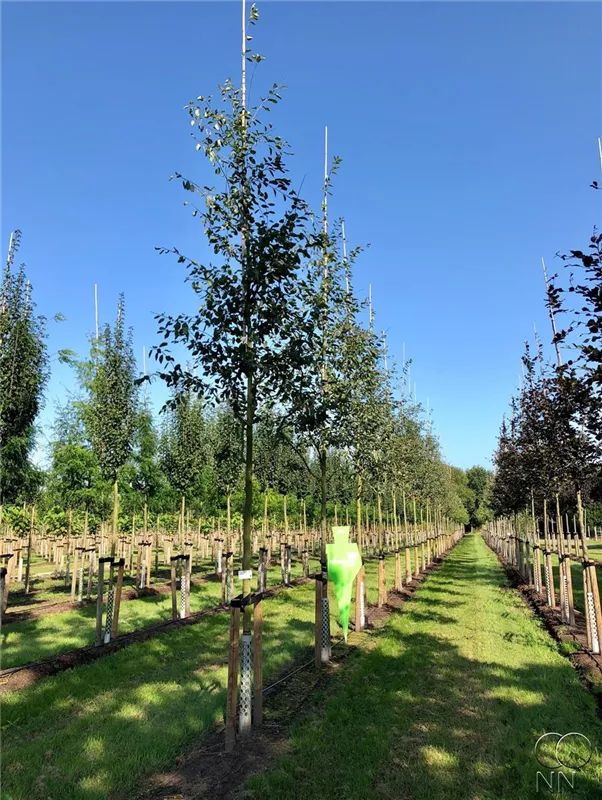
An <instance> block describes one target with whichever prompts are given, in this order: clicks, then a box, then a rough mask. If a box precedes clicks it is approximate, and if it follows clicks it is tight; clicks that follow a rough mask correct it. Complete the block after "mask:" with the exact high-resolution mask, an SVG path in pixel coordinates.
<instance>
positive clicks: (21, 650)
mask: <svg viewBox="0 0 602 800" xmlns="http://www.w3.org/2000/svg"><path fill="white" fill-rule="evenodd" d="M209 569H210V567H209V565H207V571H209ZM314 569H318V564H317V562H316V561H312V562H311V563H310V570H314ZM377 570H378V567H377V561H370V562H368V564H367V575H368V602H369V603H372V604H376V601H377V593H378V592H377V583H376V581H377ZM386 572H387V580H388V586H389V587H391V586H392V585H393V581H394V575H395V562H394V558H393V557H392V556H391V557H390V558H388V559H387V560H386ZM194 575H199V573H198V572H195V573H194V574H193V577H194ZM300 575H301V563H300V562H299V561H293V565H292V577H293V578H295V577H299V576H300ZM279 582H280V567H279V566H273V567H271V568H270V570H269V574H268V586H276V585H278V583H279ZM237 590H238V589H237V581H235V591H237ZM105 591H106V589H105ZM290 591H295V590H290ZM220 602H221V584H220V583H219V581H209V582H207V583H204V584H201V585H198V586H193V587H192V591H191V594H190V610H191V611H192V612H195V611H200V610H202V609H204V608H211V607H212V606H216V605H218V604H219V603H220ZM270 602H271V601H270ZM169 619H171V595H170V594H165V595H161V596H158V597H145V598H139V599H137V600H127V601H124V602H122V603H121V608H120V611H119V633H129V632H130V631H134V630H138V629H139V628H143V627H146V626H149V625H154V624H156V623H158V622H162V621H166V620H169ZM352 619H353V617H352ZM224 624H225V623H224ZM95 630H96V606H95V605H87V606H84V607H82V608H77V609H73V610H70V611H62V612H59V613H56V614H46V615H44V616H41V617H37V618H36V619H31V620H24V621H23V622H15V623H11V624H10V625H5V626H3V627H2V631H1V635H0V642H1V644H0V646H1V665H2V669H9V668H10V667H16V666H20V665H21V664H27V663H30V662H32V661H39V660H42V659H44V658H49V657H51V656H54V655H58V654H60V653H65V652H67V651H69V650H73V649H75V648H77V647H85V646H87V645H91V644H94V640H95Z"/></svg>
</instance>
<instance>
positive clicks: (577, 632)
mask: <svg viewBox="0 0 602 800" xmlns="http://www.w3.org/2000/svg"><path fill="white" fill-rule="evenodd" d="M494 552H495V551H494ZM496 555H497V557H498V560H499V562H500V564H501V565H502V567H503V568H504V571H505V573H506V575H507V576H508V579H509V580H510V585H511V587H512V588H513V589H514V590H516V591H517V592H518V593H519V594H520V595H521V596H522V597H523V598H524V600H525V601H526V603H527V605H528V606H529V608H530V609H531V610H532V611H533V612H534V614H535V615H536V616H537V617H538V618H539V619H540V620H541V621H542V623H543V625H544V627H545V629H546V630H547V631H548V633H549V634H550V635H551V636H552V637H553V638H554V639H555V641H556V642H558V644H563V643H569V644H571V645H574V646H578V647H579V648H580V649H579V650H576V651H575V652H574V653H566V652H565V651H564V650H562V649H561V650H560V652H561V653H562V654H563V655H564V656H566V657H567V658H568V659H569V661H570V662H571V663H572V665H573V666H574V667H575V669H576V670H577V672H578V673H579V677H580V678H581V682H582V684H583V685H584V686H585V688H586V689H587V690H588V691H590V692H591V693H592V694H593V696H594V698H595V700H596V706H597V713H598V716H599V717H600V718H602V657H601V656H599V655H595V654H594V653H592V652H591V650H589V649H588V647H587V632H586V627H585V615H584V614H582V613H581V612H580V611H577V609H575V624H574V625H567V624H566V623H564V622H563V621H562V617H561V614H560V610H559V609H556V608H550V607H549V606H548V605H547V603H546V598H545V596H544V595H542V594H541V593H540V592H537V591H536V590H535V587H534V586H531V585H528V584H526V583H525V582H524V579H523V577H522V575H520V574H519V572H518V571H517V570H516V569H515V568H514V567H513V566H512V565H511V564H509V563H508V561H507V559H505V558H504V557H503V556H501V555H500V554H499V553H496Z"/></svg>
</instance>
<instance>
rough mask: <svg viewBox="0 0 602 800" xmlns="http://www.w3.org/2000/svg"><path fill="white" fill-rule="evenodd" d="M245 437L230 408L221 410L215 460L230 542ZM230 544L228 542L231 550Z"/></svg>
mask: <svg viewBox="0 0 602 800" xmlns="http://www.w3.org/2000/svg"><path fill="white" fill-rule="evenodd" d="M243 449H244V437H243V429H242V426H241V424H240V420H239V419H238V418H237V417H236V416H235V414H233V413H232V411H231V410H230V409H229V408H221V409H219V411H218V414H217V420H216V425H215V444H214V448H213V458H214V462H215V476H216V483H217V490H218V492H219V494H220V495H222V496H225V497H226V530H227V534H228V540H229V537H230V535H231V526H232V492H233V491H234V489H235V488H236V486H237V484H238V482H239V481H240V478H241V474H242V464H243ZM229 546H230V542H229V541H228V542H226V549H229Z"/></svg>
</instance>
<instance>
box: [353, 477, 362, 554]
mask: <svg viewBox="0 0 602 800" xmlns="http://www.w3.org/2000/svg"><path fill="white" fill-rule="evenodd" d="M355 524H356V528H357V531H356V534H355V536H356V541H357V546H358V550H359V551H360V556H361V555H362V476H361V475H358V476H357V493H356V496H355Z"/></svg>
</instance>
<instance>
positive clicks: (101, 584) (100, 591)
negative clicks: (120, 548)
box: [96, 558, 111, 647]
mask: <svg viewBox="0 0 602 800" xmlns="http://www.w3.org/2000/svg"><path fill="white" fill-rule="evenodd" d="M110 560H111V559H110V558H99V559H98V587H97V589H96V593H97V598H96V645H97V647H98V646H100V645H101V644H102V640H103V635H102V604H103V601H104V592H105V561H110Z"/></svg>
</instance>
